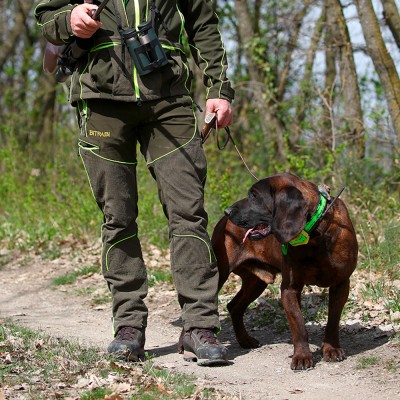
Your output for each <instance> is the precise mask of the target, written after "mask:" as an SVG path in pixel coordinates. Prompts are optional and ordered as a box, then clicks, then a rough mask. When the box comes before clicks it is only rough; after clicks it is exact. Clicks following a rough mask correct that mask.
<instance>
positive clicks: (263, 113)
mask: <svg viewBox="0 0 400 400" xmlns="http://www.w3.org/2000/svg"><path fill="white" fill-rule="evenodd" d="M234 3H235V10H236V15H237V20H238V24H239V33H240V37H241V42H242V43H250V42H251V40H252V39H253V37H254V34H255V31H254V28H253V26H254V24H257V22H255V23H253V21H252V19H251V17H250V13H249V10H248V7H247V2H246V1H242V0H235V1H234ZM245 54H246V60H247V67H248V70H249V76H250V80H251V81H252V82H253V83H254V84H255V85H256V87H255V90H254V92H253V96H254V99H255V102H256V104H257V105H258V108H259V110H260V112H259V114H260V125H261V128H262V130H263V132H264V135H265V136H266V137H267V138H268V137H270V135H271V133H272V134H273V137H272V140H273V141H275V143H276V150H277V155H278V158H279V159H280V161H282V162H286V161H287V154H286V146H285V141H284V133H285V129H284V126H283V124H282V122H281V121H280V120H279V118H277V116H276V115H275V114H274V112H273V110H272V108H271V103H270V101H269V98H270V97H271V96H270V95H269V94H268V93H266V91H267V90H269V89H268V85H267V83H266V82H265V77H264V76H263V74H262V72H261V71H260V69H259V66H258V65H257V63H256V62H255V61H254V59H253V54H252V51H251V48H249V47H247V48H246V51H245ZM266 94H267V95H266Z"/></svg>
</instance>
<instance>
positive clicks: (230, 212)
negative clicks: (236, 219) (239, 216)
mask: <svg viewBox="0 0 400 400" xmlns="http://www.w3.org/2000/svg"><path fill="white" fill-rule="evenodd" d="M224 213H225V215H226V216H227V217H229V216H230V215H231V214H232V207H228V208H226V209H225V211H224Z"/></svg>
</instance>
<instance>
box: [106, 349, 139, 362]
mask: <svg viewBox="0 0 400 400" xmlns="http://www.w3.org/2000/svg"><path fill="white" fill-rule="evenodd" d="M109 354H110V355H111V356H113V357H115V358H116V359H117V360H122V361H130V362H139V361H145V360H146V355H145V354H144V353H143V354H142V353H140V354H136V353H131V352H129V351H126V350H125V351H123V350H122V351H116V352H113V353H109Z"/></svg>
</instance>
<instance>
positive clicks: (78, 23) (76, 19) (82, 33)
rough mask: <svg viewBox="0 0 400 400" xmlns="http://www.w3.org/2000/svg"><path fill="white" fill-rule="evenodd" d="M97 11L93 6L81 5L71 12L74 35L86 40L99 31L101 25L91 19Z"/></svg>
mask: <svg viewBox="0 0 400 400" xmlns="http://www.w3.org/2000/svg"><path fill="white" fill-rule="evenodd" d="M96 9H97V6H95V5H93V4H86V3H85V4H81V5H79V6H77V7H75V8H74V9H73V10H72V12H71V29H72V33H73V34H74V35H75V36H77V37H80V38H83V39H86V38H89V37H91V36H92V35H93V34H94V33H95V32H96V31H97V29H99V28H100V26H101V23H100V22H99V21H95V20H94V19H93V18H92V17H91V13H92V12H94V11H95V10H96Z"/></svg>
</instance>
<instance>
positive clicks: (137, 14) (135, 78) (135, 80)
mask: <svg viewBox="0 0 400 400" xmlns="http://www.w3.org/2000/svg"><path fill="white" fill-rule="evenodd" d="M147 8H148V3H147ZM146 14H147V9H146ZM139 24H140V4H139V0H135V29H137V27H138V26H139ZM133 86H134V89H135V96H136V101H137V105H138V106H139V107H140V106H141V105H142V100H141V98H140V89H139V80H138V72H137V69H136V66H135V64H133Z"/></svg>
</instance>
